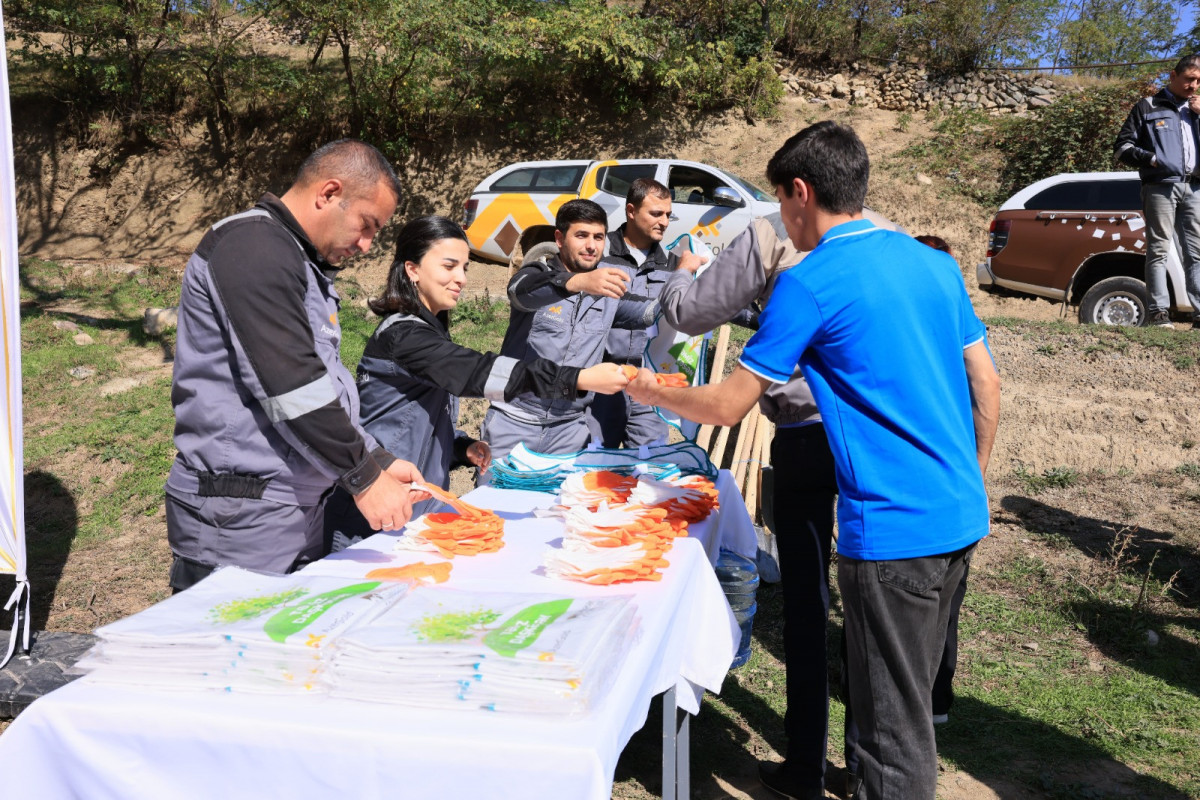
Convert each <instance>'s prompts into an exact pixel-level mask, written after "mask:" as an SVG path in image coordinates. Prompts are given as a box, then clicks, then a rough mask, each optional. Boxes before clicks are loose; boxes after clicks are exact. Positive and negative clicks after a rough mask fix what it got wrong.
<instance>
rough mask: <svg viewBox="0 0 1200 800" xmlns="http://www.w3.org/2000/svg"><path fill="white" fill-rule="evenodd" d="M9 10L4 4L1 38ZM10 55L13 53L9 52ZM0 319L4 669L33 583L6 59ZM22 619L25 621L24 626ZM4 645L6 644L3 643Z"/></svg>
mask: <svg viewBox="0 0 1200 800" xmlns="http://www.w3.org/2000/svg"><path fill="white" fill-rule="evenodd" d="M3 36H4V11H3V7H2V5H0V41H3ZM6 55H7V53H6ZM0 92H2V93H3V95H2V97H0V100H3V102H2V103H0V323H3V326H4V349H3V352H0V374H3V377H4V386H3V388H2V389H0V426H2V427H0V574H4V575H15V576H16V578H17V585H16V588H15V589H14V591H13V593H12V595H11V596H9V598H8V602H6V603H5V604H4V610H5V611H12V612H13V621H12V633H11V635H10V636H9V639H8V646H7V649H6V652H5V654H4V657H3V658H0V667H2V666H4V664H5V663H7V662H8V659H9V658H11V657H12V654H13V651H14V650H15V649H16V645H17V637H18V633H17V632H18V631H19V630H20V631H21V636H22V639H21V646H22V649H24V650H28V649H29V581H28V578H27V576H26V574H25V482H24V475H23V469H22V465H23V464H24V461H25V453H24V447H23V446H22V439H21V430H22V428H21V423H22V417H21V314H20V298H19V296H18V295H19V293H20V285H21V284H20V280H19V275H18V260H17V202H16V199H17V191H16V181H15V180H14V176H13V145H12V111H11V106H10V104H9V100H8V60H7V58H0ZM22 619H23V620H24V624H22ZM0 646H3V645H2V644H0Z"/></svg>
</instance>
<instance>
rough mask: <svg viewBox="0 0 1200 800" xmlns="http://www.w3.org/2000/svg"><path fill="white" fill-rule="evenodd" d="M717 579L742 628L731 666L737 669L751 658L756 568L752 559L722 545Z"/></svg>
mask: <svg viewBox="0 0 1200 800" xmlns="http://www.w3.org/2000/svg"><path fill="white" fill-rule="evenodd" d="M716 571H717V580H718V581H720V582H721V589H722V590H724V592H725V599H726V600H728V601H729V608H730V609H732V610H733V616H734V619H736V620H737V623H738V627H739V628H741V631H742V640H741V643H740V645H739V646H738V651H737V655H736V656H734V657H733V663H732V664H730V665H729V668H730V669H736V668H737V667H740V666H742V665H743V664H745V663H746V662H747V661H749V660H750V633H751V629H752V628H753V627H754V612H756V611H757V610H758V603H757V602H755V596H756V595H757V593H758V567H757V566H756V565H755V563H754V560H753V559H750V558H746V557H745V556H741V555H738V554H737V553H735V552H733V551H732V550H726V549H725V548H724V547H722V548H721V552H720V554H719V555H718V557H717V568H716Z"/></svg>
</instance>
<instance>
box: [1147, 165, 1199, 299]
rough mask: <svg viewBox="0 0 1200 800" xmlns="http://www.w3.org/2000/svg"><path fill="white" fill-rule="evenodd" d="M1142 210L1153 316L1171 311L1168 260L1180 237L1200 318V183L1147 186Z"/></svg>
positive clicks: (1190, 290)
mask: <svg viewBox="0 0 1200 800" xmlns="http://www.w3.org/2000/svg"><path fill="white" fill-rule="evenodd" d="M1142 209H1143V212H1144V213H1145V215H1146V292H1147V293H1148V294H1149V295H1150V308H1149V311H1150V313H1154V312H1155V311H1166V310H1168V309H1169V308H1170V307H1171V295H1170V293H1169V291H1168V290H1167V256H1168V253H1169V252H1170V248H1171V247H1172V246H1173V244H1174V242H1175V241H1176V237H1178V241H1179V250H1180V252H1181V254H1182V257H1183V274H1184V278H1185V280H1186V283H1187V294H1188V300H1189V301H1190V303H1191V306H1192V316H1193V317H1198V316H1200V183H1194V182H1189V181H1183V182H1180V183H1147V184H1145V185H1143V186H1142Z"/></svg>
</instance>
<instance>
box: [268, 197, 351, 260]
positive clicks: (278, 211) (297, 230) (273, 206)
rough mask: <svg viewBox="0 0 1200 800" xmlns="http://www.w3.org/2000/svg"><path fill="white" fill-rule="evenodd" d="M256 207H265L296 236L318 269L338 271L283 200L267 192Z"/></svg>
mask: <svg viewBox="0 0 1200 800" xmlns="http://www.w3.org/2000/svg"><path fill="white" fill-rule="evenodd" d="M254 207H255V208H261V209H263V210H264V211H266V212H267V213H268V214H270V215H271V216H272V217H274V218H275V219H276V220H278V221H279V223H280V224H282V225H283V226H284V227H285V228H287V229H288V231H289V232H290V233H291V234H292V235H293V236H295V237H296V241H297V242H299V243H300V247H301V248H302V249H303V250H304V255H306V256H308V259H309V260H310V261H312V262H313V263H314V264H316V265H317V269H319V270H321V271H322V272H337V271H338V267H335V266H333V265H332V264H330V263H329V262H328V261H326V260H325V257H324V256H323V255H321V254H320V253H318V252H317V248H316V247H315V246H314V245H313V243H312V242H311V241H310V240H309V238H308V234H307V233H305V232H304V229H303V228H301V227H300V223H299V222H297V221H296V218H295V217H293V216H292V212H291V211H288V208H287V206H285V205H284V204H283V201H282V200H280V199H279V198H278V197H276V196H275V195H273V194H271V193H270V192H267V193H266V194H264V195H263V196H262V197H260V198H259V199H258V202H257V203H256V204H255V206H254Z"/></svg>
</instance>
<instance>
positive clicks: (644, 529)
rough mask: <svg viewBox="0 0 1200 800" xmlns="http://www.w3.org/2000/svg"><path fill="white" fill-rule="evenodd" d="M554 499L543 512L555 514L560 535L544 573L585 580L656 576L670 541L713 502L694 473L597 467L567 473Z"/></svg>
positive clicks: (711, 491)
mask: <svg viewBox="0 0 1200 800" xmlns="http://www.w3.org/2000/svg"><path fill="white" fill-rule="evenodd" d="M558 498H559V505H558V506H557V507H556V508H555V509H553V510H552V511H551V512H550V513H553V514H555V515H557V516H561V517H562V518H563V522H564V525H565V528H566V533H565V535H564V536H563V539H562V546H561V547H558V548H551V549H549V550H547V551H546V553H545V554H544V556H543V557H542V565H543V566H544V567H545V569H546V574H547V575H549V576H550V577H554V578H562V579H564V580H572V581H580V582H583V583H593V584H609V583H624V582H628V581H641V580H649V581H656V580H661V579H662V573H661V572H659V570H661V569H662V568H664V567H666V566H668V565H669V562H667V560H666V559H665V558H663V556H664V555H665V554H666V553H667V551H669V550H670V549H671V546H672V545H673V544H674V540H675V538H676V537H678V536H686V535H687V525H688V523H689V522H698V521H700V520H703V519H705V518H706V517H708V515H709V514H710V513H712V511H713V509H714V508H716V507H717V505H718V504H717V491H716V488H715V486H713V484H712V482H711V481H709V480H707V479H706V478H704V477H702V476H698V475H695V476H679V477H677V478H672V479H666V480H662V479H658V478H655V477H653V476H651V475H639V476H638V477H636V478H633V477H629V476H625V475H620V474H617V473H613V472H609V471H605V470H599V471H594V472H587V473H577V474H574V475H571V476H569V477H567V478H566V479H565V480H564V481H563V484H562V487H561V488H560V490H559V495H558Z"/></svg>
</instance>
